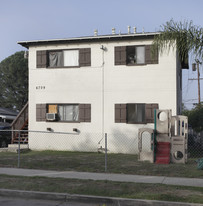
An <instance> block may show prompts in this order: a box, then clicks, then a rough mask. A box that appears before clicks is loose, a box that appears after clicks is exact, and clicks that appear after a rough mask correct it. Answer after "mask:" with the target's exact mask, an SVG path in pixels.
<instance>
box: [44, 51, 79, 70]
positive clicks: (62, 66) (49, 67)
mask: <svg viewBox="0 0 203 206" xmlns="http://www.w3.org/2000/svg"><path fill="white" fill-rule="evenodd" d="M64 51H78V66H64V65H61V66H58V67H51V66H50V60H49V53H50V52H62V62H63V64H64ZM79 53H80V49H78V48H76V49H60V50H47V58H48V60H47V61H48V63H47V65H48V66H47V68H48V69H58V68H59V69H60V68H79V67H80V56H79Z"/></svg>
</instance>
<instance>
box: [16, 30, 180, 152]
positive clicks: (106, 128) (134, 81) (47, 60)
mask: <svg viewBox="0 0 203 206" xmlns="http://www.w3.org/2000/svg"><path fill="white" fill-rule="evenodd" d="M155 35H158V33H129V34H112V35H95V36H90V37H79V38H69V39H53V40H36V41H21V42H18V43H19V44H20V45H22V46H24V47H26V48H28V49H29V130H32V131H47V130H51V131H55V132H68V133H77V135H71V134H70V135H67V136H66V137H63V140H62V139H61V138H60V137H59V136H60V135H54V136H52V137H51V134H49V133H48V134H47V133H43V134H40V133H37V135H36V134H35V133H33V132H32V133H30V134H29V147H30V149H39V150H43V149H57V150H79V151H89V150H90V148H91V151H92V148H95V151H96V150H97V146H98V142H100V140H102V138H103V135H104V133H107V134H108V149H109V151H110V152H130V153H131V152H136V151H137V133H138V128H141V127H151V128H153V125H154V124H153V122H154V109H155V108H159V109H171V110H172V114H173V115H177V114H180V112H181V103H182V88H181V85H182V80H181V79H182V72H181V64H180V62H179V60H178V56H177V52H176V50H175V49H174V50H170V51H169V52H168V51H167V52H165V53H164V52H163V53H162V54H160V53H159V52H158V51H157V52H153V53H152V52H151V49H152V42H153V39H154V36H155ZM73 130H74V131H73ZM75 131H76V132H75ZM102 142H103V140H102Z"/></svg>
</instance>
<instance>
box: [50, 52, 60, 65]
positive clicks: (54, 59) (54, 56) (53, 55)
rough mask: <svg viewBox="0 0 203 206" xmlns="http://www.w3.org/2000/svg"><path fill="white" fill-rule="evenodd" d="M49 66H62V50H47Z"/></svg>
mask: <svg viewBox="0 0 203 206" xmlns="http://www.w3.org/2000/svg"><path fill="white" fill-rule="evenodd" d="M49 66H50V67H62V66H63V53H62V51H57V52H49Z"/></svg>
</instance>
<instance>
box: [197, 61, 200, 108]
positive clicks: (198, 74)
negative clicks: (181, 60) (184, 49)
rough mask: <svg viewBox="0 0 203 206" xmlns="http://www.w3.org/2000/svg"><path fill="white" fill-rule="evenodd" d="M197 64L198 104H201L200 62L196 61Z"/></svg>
mask: <svg viewBox="0 0 203 206" xmlns="http://www.w3.org/2000/svg"><path fill="white" fill-rule="evenodd" d="M196 63H197V81H198V103H199V104H200V102H201V97H200V79H199V77H200V73H199V64H200V62H199V60H196Z"/></svg>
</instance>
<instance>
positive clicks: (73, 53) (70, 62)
mask: <svg viewBox="0 0 203 206" xmlns="http://www.w3.org/2000/svg"><path fill="white" fill-rule="evenodd" d="M63 53H64V66H79V51H78V50H66V51H63Z"/></svg>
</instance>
